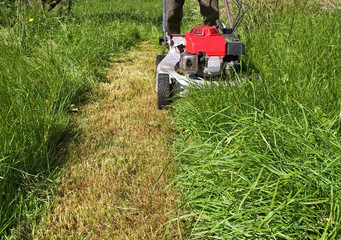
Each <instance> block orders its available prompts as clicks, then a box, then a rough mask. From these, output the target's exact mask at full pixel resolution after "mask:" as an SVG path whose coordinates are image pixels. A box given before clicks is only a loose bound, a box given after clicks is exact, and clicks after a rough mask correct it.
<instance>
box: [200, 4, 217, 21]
mask: <svg viewBox="0 0 341 240" xmlns="http://www.w3.org/2000/svg"><path fill="white" fill-rule="evenodd" d="M198 1H199V4H200V13H201V15H202V16H203V18H204V25H205V26H214V25H216V20H218V19H219V6H218V0H198Z"/></svg>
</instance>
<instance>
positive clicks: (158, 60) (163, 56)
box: [156, 55, 165, 67]
mask: <svg viewBox="0 0 341 240" xmlns="http://www.w3.org/2000/svg"><path fill="white" fill-rule="evenodd" d="M164 58H165V55H157V56H156V67H157V66H158V65H159V63H160V62H161V61H162V60H163V59H164Z"/></svg>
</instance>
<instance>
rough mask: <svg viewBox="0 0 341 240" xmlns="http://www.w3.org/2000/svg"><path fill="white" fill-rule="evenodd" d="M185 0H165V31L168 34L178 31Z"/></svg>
mask: <svg viewBox="0 0 341 240" xmlns="http://www.w3.org/2000/svg"><path fill="white" fill-rule="evenodd" d="M184 2H185V0H166V24H167V26H166V32H167V34H168V35H170V34H177V33H180V28H181V20H182V17H183V11H182V7H183V5H184Z"/></svg>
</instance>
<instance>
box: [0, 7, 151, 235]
mask: <svg viewBox="0 0 341 240" xmlns="http://www.w3.org/2000/svg"><path fill="white" fill-rule="evenodd" d="M90 2H91V1H87V3H90ZM87 3H84V6H82V5H78V8H79V9H80V8H82V7H83V8H84V9H85V8H86V4H87ZM107 3H109V1H107ZM107 3H104V2H103V5H102V6H105V4H107ZM127 4H129V3H127ZM75 6H76V5H75ZM98 6H99V5H98ZM21 7H22V6H21ZM123 7H124V6H123ZM21 9H22V10H24V11H20V12H17V14H18V19H16V21H17V22H16V23H15V24H14V25H13V24H12V25H9V26H8V27H6V28H3V29H1V31H0V43H1V49H2V50H3V51H2V53H4V52H6V54H2V56H1V57H2V59H1V60H2V61H1V63H2V64H1V66H0V67H1V79H2V80H3V81H2V82H1V84H4V85H5V86H6V87H7V89H5V88H2V90H3V91H2V92H1V93H2V94H1V95H2V97H3V98H2V99H3V100H4V101H2V103H3V105H2V106H1V108H0V109H1V110H3V111H2V113H4V111H5V110H7V109H8V111H11V114H12V115H13V118H12V119H11V118H10V117H8V116H7V118H2V120H3V121H5V122H4V123H5V124H2V126H6V127H7V129H6V128H4V127H2V128H1V133H3V134H1V137H2V138H3V139H4V141H2V143H5V144H7V145H5V146H2V148H0V149H1V154H2V155H1V156H4V157H3V158H2V161H1V167H0V169H1V172H0V176H1V177H3V178H2V179H0V180H1V188H2V189H4V188H6V190H4V192H7V194H6V196H5V195H2V199H1V202H2V206H12V207H11V208H10V207H4V208H1V211H2V213H1V221H3V222H4V227H0V229H1V230H2V231H1V235H2V236H6V235H7V234H8V233H9V228H13V226H14V225H13V224H14V223H16V224H17V223H19V222H21V223H25V222H26V223H29V222H30V221H35V220H34V219H35V216H38V215H39V210H37V209H39V207H38V206H43V205H44V204H46V202H48V201H50V197H51V194H53V190H52V189H51V188H50V187H49V186H50V184H51V181H58V180H57V179H58V176H56V175H55V173H54V172H55V171H58V169H60V168H62V166H61V165H60V164H61V163H62V162H61V161H60V152H58V151H59V150H58V151H56V150H55V149H56V148H60V147H61V146H62V145H60V143H61V142H64V141H65V138H69V136H68V135H67V134H66V132H67V131H68V130H69V121H70V113H71V112H72V111H73V109H77V107H78V105H79V104H81V102H82V101H84V98H83V96H84V95H83V93H84V92H87V91H89V90H90V89H91V86H93V85H94V84H95V82H97V81H103V80H105V79H104V76H105V75H104V74H103V73H104V72H105V70H104V69H105V67H106V66H107V64H108V63H109V61H110V59H112V58H113V57H118V56H119V55H120V54H122V53H123V52H124V51H126V50H127V49H129V48H130V47H132V46H135V44H137V43H138V42H139V41H141V36H140V34H139V32H140V31H139V29H138V28H137V24H136V23H135V22H129V19H128V18H127V19H124V18H122V19H118V18H113V19H111V21H110V22H108V21H106V22H104V21H103V20H104V19H105V17H106V16H102V15H100V14H98V15H96V10H97V9H96V8H94V6H92V9H91V10H95V11H94V16H93V17H95V19H94V18H88V17H86V15H85V16H84V17H81V18H77V11H78V10H77V7H76V8H75V11H76V13H75V15H74V16H73V17H71V18H65V17H63V16H59V15H58V14H45V13H42V12H41V11H39V10H36V9H33V8H32V9H29V8H26V7H25V8H24V7H23V8H21ZM87 11H88V10H86V11H85V13H86V12H87ZM118 11H119V10H118ZM86 14H87V13H86ZM142 14H143V13H141V14H140V15H142ZM97 16H99V17H98V18H97V19H96V17H97ZM114 16H115V15H114ZM128 17H129V15H128ZM29 18H32V19H34V20H33V21H32V22H30V21H28V19H29ZM152 18H153V16H150V15H149V16H148V18H146V19H147V21H146V22H145V23H141V22H140V23H139V24H140V25H142V26H141V29H144V28H146V26H149V25H150V24H151V23H150V22H149V20H148V19H151V20H150V21H152ZM124 23H126V24H124ZM143 24H145V25H143ZM81 27H85V28H86V30H85V29H84V28H81ZM113 29H114V30H115V31H112V30H113ZM155 31H156V29H154V32H155ZM99 32H100V33H103V34H99ZM13 53H15V54H13ZM6 56H13V58H14V56H16V58H14V59H16V61H12V60H11V59H9V58H7V57H6ZM14 69H15V70H14ZM32 69H34V71H32ZM12 70H13V71H12ZM10 71H12V72H11V74H8V73H9V72H10ZM17 79H19V80H20V81H17ZM47 79H48V81H46V80H47ZM10 83H15V84H12V85H10ZM33 83H34V84H33ZM4 85H2V86H4ZM22 87H23V88H24V91H22V92H23V94H22V95H13V94H12V95H9V94H10V93H14V89H15V88H17V89H20V88H22ZM5 90H7V93H9V94H7V93H5ZM35 94H37V95H35ZM11 102H15V103H16V104H14V105H13V104H12V103H11ZM25 102H26V103H25ZM71 104H72V105H71ZM34 106H39V109H35V108H34ZM6 108H7V109H6ZM26 109H28V111H27V110H26ZM25 110H26V111H25ZM27 113H29V114H27ZM20 114H22V115H20ZM24 115H25V116H24ZM18 116H19V117H18ZM21 116H24V118H26V119H25V120H24V121H22V122H20V126H28V127H27V128H26V129H27V131H28V133H27V132H20V131H19V130H18V129H16V125H15V124H13V125H9V124H8V123H10V122H11V121H14V122H15V121H17V120H18V119H20V118H21ZM37 116H39V122H41V125H39V124H38V125H37ZM43 117H45V118H43ZM28 118H30V119H28ZM6 121H7V122H6ZM25 124H26V125H25ZM40 126H41V127H40ZM39 127H40V128H39ZM13 132H16V133H18V134H17V135H19V134H23V136H25V135H26V136H32V139H28V138H27V141H26V137H24V138H20V136H19V137H18V136H16V135H13ZM35 132H36V133H37V134H35V135H34V133H35ZM40 132H41V133H44V134H41V133H40ZM31 133H33V135H32V134H31ZM12 135H13V137H12ZM14 137H16V138H14ZM6 138H7V139H11V138H12V140H11V141H7V140H6ZM23 140H24V142H23ZM18 141H21V142H22V143H21V146H20V144H17V142H18ZM25 141H26V146H25ZM13 143H16V144H17V146H14V145H13ZM10 144H12V145H10ZM34 144H36V146H37V147H35V145H34ZM35 149H38V150H35ZM4 150H6V151H7V152H6V151H4ZM13 153H18V155H16V156H14V154H13ZM20 156H22V157H20ZM21 158H22V159H26V160H25V161H26V162H24V163H21V162H20V161H17V159H21ZM14 159H15V161H14ZM37 159H40V160H39V161H37ZM4 161H7V162H4ZM8 164H11V166H10V168H9V167H6V166H7V165H8ZM8 169H11V171H9V170H8ZM16 169H19V170H20V171H18V170H16ZM5 180H6V182H5ZM18 189H19V190H18ZM15 192H19V194H17V195H16V197H13V196H12V195H11V194H8V193H15ZM13 199H14V200H13ZM6 202H7V203H6ZM9 203H11V205H10V204H9ZM9 211H10V212H9ZM6 212H7V215H6ZM11 212H12V213H13V212H14V214H12V213H11ZM32 216H34V217H32ZM38 218H39V217H38ZM9 219H12V221H8V220H9ZM26 223H25V224H24V225H26ZM25 231H27V229H25ZM28 231H29V230H28Z"/></svg>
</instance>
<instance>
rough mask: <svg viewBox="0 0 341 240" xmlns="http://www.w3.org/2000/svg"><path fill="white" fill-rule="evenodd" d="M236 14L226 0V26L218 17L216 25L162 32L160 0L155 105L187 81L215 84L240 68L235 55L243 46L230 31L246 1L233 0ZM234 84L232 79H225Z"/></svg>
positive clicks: (167, 100) (241, 15)
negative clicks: (161, 49) (161, 34)
mask: <svg viewBox="0 0 341 240" xmlns="http://www.w3.org/2000/svg"><path fill="white" fill-rule="evenodd" d="M232 2H233V4H235V6H236V8H237V9H238V14H237V15H236V17H235V18H234V19H232V17H231V14H230V7H229V2H228V0H225V8H226V12H227V15H228V21H229V28H226V27H225V25H224V24H222V23H221V22H220V21H219V20H217V25H216V26H197V27H194V28H193V29H192V30H191V31H190V32H187V33H186V34H184V35H183V34H172V35H171V36H168V35H167V34H166V20H165V15H166V0H164V1H163V31H164V37H163V38H162V37H161V38H160V39H159V42H160V44H162V43H163V42H164V43H165V47H166V52H167V55H158V56H157V58H156V91H157V96H158V108H159V109H162V108H164V107H165V106H167V105H168V104H169V103H170V101H171V98H172V96H174V95H175V94H177V93H181V92H183V91H184V90H185V89H186V87H187V86H188V85H191V84H219V83H221V82H222V81H221V79H222V78H224V76H226V75H234V74H236V73H238V72H239V71H240V63H239V56H240V55H242V54H244V53H245V46H244V44H243V43H242V42H240V41H239V40H238V39H237V37H236V36H235V35H234V32H235V31H236V29H237V28H238V27H239V25H240V23H241V21H242V20H243V18H244V15H245V13H246V11H247V8H248V5H247V4H246V3H245V2H243V1H241V0H233V1H232ZM229 84H231V85H234V84H235V83H234V82H233V81H232V82H229Z"/></svg>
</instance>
